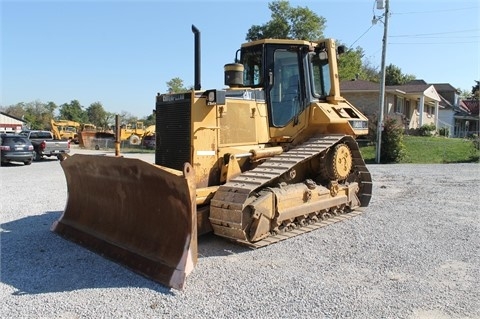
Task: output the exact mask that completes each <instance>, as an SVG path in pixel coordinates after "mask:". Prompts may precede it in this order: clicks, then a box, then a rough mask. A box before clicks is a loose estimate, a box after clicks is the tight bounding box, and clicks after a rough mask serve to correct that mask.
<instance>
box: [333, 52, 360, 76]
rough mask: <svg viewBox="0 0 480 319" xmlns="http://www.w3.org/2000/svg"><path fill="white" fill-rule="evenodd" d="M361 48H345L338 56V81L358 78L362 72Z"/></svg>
mask: <svg viewBox="0 0 480 319" xmlns="http://www.w3.org/2000/svg"><path fill="white" fill-rule="evenodd" d="M363 55H364V52H363V49H362V48H360V47H357V48H356V49H355V50H352V49H350V50H347V51H346V52H345V53H343V54H342V55H340V56H339V58H338V76H339V78H340V81H349V80H353V79H357V78H360V74H361V73H362V65H363V64H362V58H363Z"/></svg>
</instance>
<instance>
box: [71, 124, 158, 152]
mask: <svg viewBox="0 0 480 319" xmlns="http://www.w3.org/2000/svg"><path fill="white" fill-rule="evenodd" d="M115 131H116V129H115V126H112V127H110V129H109V130H107V131H106V130H97V128H95V126H93V125H92V126H89V127H87V126H86V127H84V128H83V129H82V130H81V132H80V133H79V140H80V147H84V148H93V149H96V150H98V149H100V148H109V147H110V148H113V144H114V141H115V133H114V132H115ZM154 133H155V125H153V126H149V127H148V128H145V127H144V124H143V122H139V121H137V122H135V123H130V124H124V125H121V126H120V130H119V134H120V135H119V136H120V142H126V143H127V144H128V145H130V146H138V145H140V144H141V143H142V139H143V138H144V136H147V135H152V134H154Z"/></svg>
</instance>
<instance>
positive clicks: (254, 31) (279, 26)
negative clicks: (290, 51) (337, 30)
mask: <svg viewBox="0 0 480 319" xmlns="http://www.w3.org/2000/svg"><path fill="white" fill-rule="evenodd" d="M268 8H269V9H270V11H271V19H270V21H268V22H267V23H265V24H263V25H252V26H251V27H250V29H248V32H247V35H246V37H245V39H246V40H247V41H254V40H259V39H266V38H273V39H299V40H310V41H313V40H318V39H320V38H322V37H323V30H324V29H325V23H326V20H325V18H323V17H321V16H318V15H317V14H316V13H315V12H313V11H311V10H310V9H308V7H296V8H294V7H291V6H290V3H289V1H286V0H279V1H273V2H270V3H269V4H268Z"/></svg>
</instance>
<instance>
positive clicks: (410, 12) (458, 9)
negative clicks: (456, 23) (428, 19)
mask: <svg viewBox="0 0 480 319" xmlns="http://www.w3.org/2000/svg"><path fill="white" fill-rule="evenodd" d="M479 8H480V7H466V8H456V9H446V10H429V11H409V12H392V15H405V14H425V13H437V12H452V11H464V10H471V9H479Z"/></svg>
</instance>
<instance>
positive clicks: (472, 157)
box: [360, 135, 480, 164]
mask: <svg viewBox="0 0 480 319" xmlns="http://www.w3.org/2000/svg"><path fill="white" fill-rule="evenodd" d="M403 142H404V145H405V153H406V155H405V157H404V158H403V159H402V160H401V161H399V163H412V164H434V163H437V164H438V163H471V162H478V161H479V159H480V151H479V150H478V149H476V148H475V144H474V141H473V140H471V139H470V140H467V139H460V138H444V137H423V136H408V135H406V136H404V138H403ZM360 151H361V153H362V156H363V157H364V159H365V162H366V163H375V146H372V145H370V146H361V147H360Z"/></svg>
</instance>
